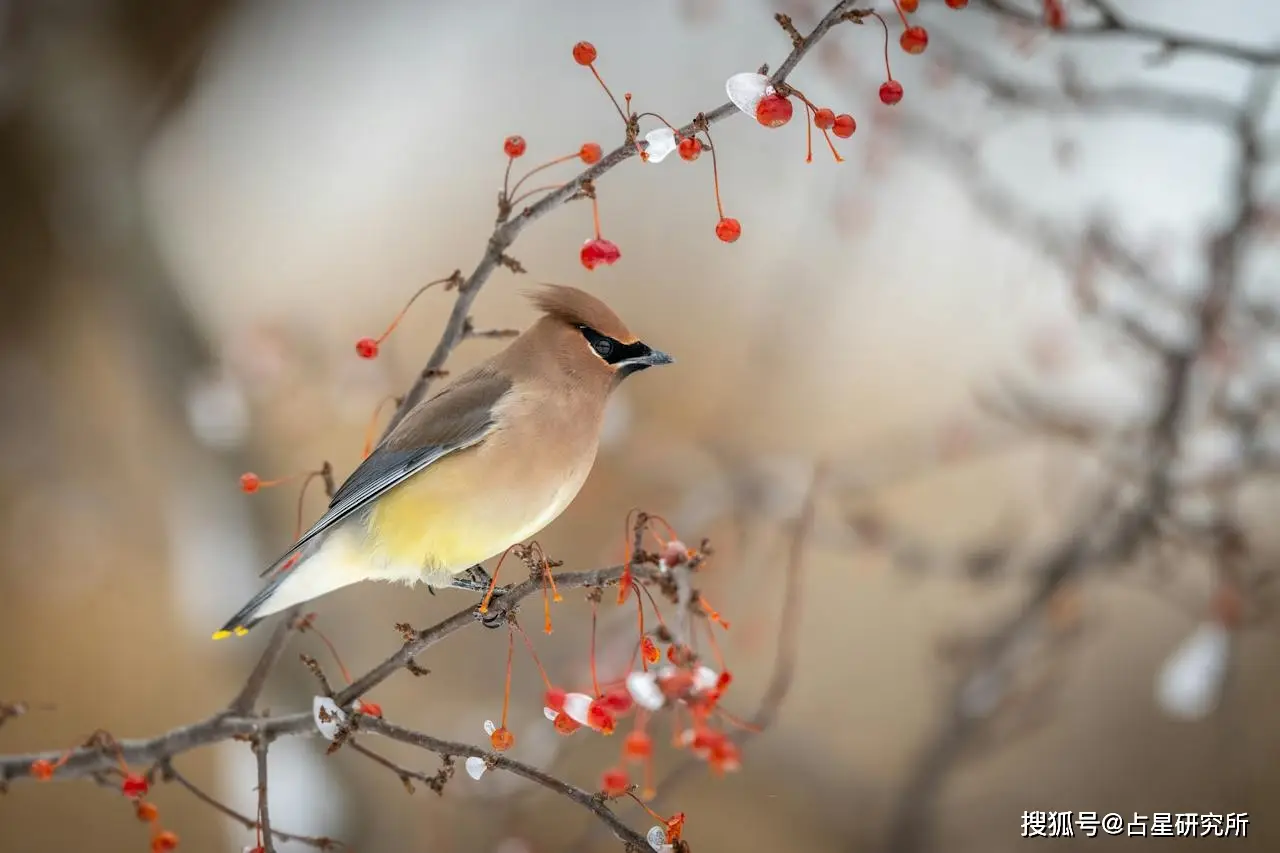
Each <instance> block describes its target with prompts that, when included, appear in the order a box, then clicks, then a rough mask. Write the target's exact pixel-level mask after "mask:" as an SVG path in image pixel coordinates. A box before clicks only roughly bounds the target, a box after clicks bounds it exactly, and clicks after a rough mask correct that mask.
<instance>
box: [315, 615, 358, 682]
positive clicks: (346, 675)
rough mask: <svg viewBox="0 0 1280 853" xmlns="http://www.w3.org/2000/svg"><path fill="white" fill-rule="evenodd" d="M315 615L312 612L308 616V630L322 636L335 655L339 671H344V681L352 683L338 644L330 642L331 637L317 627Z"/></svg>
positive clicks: (330, 651) (322, 639) (330, 652)
mask: <svg viewBox="0 0 1280 853" xmlns="http://www.w3.org/2000/svg"><path fill="white" fill-rule="evenodd" d="M314 617H315V614H310V615H309V616H308V617H307V619H306V626H307V630H309V631H311V632H312V633H314V634H315V635H316V636H317V637H319V638H320V642H322V643H324V644H325V646H327V647H328V649H329V654H331V655H333V659H334V660H335V661H336V662H337V664H338V671H339V672H341V673H342V680H343V681H345V682H347V684H350V683H351V673H350V672H348V671H347V667H346V666H345V665H344V664H343V663H342V657H341V656H340V655H339V654H338V649H337V647H336V646H334V644H333V643H332V642H330V641H329V638H328V637H326V636H325V635H324V632H323V631H321V630H320V629H319V628H317V627H316V624H315V621H314Z"/></svg>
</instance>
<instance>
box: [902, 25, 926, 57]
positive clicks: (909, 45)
mask: <svg viewBox="0 0 1280 853" xmlns="http://www.w3.org/2000/svg"><path fill="white" fill-rule="evenodd" d="M898 44H900V45H902V49H903V50H905V51H906V52H907V53H910V54H913V55H914V54H920V53H924V49H925V48H926V47H928V46H929V33H928V32H926V31H925V28H924V27H907V28H906V29H905V30H903V31H902V38H900V39H898Z"/></svg>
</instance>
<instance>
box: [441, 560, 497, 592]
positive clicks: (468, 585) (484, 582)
mask: <svg viewBox="0 0 1280 853" xmlns="http://www.w3.org/2000/svg"><path fill="white" fill-rule="evenodd" d="M492 582H493V578H491V577H489V573H488V572H486V571H485V570H484V568H483V567H482V566H478V565H477V566H472V567H471V568H469V569H466V570H464V571H462V572H459V573H458V574H456V575H454V577H453V580H452V581H451V582H450V584H449V585H450V586H452V587H453V588H454V589H465V590H467V591H468V592H488V591H489V584H490V583H492ZM494 592H495V593H497V590H494Z"/></svg>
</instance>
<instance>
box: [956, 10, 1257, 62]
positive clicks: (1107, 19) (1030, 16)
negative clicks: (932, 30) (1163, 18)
mask: <svg viewBox="0 0 1280 853" xmlns="http://www.w3.org/2000/svg"><path fill="white" fill-rule="evenodd" d="M1089 2H1090V5H1092V6H1093V8H1094V9H1095V10H1096V11H1097V12H1098V13H1099V16H1100V17H1099V20H1098V21H1096V22H1092V23H1076V22H1070V23H1068V24H1067V26H1065V27H1062V28H1061V29H1055V30H1053V34H1054V35H1055V36H1068V37H1084V38H1089V37H1098V36H1102V37H1110V38H1121V39H1129V40H1132V41H1138V42H1147V43H1150V44H1153V45H1155V46H1156V47H1157V48H1159V50H1160V51H1161V52H1162V53H1166V54H1167V53H1176V52H1186V53H1202V54H1205V55H1207V56H1213V57H1218V58H1220V59H1228V60H1233V61H1237V62H1245V63H1249V64H1252V65H1277V64H1280V51H1277V50H1264V49H1262V48H1254V47H1249V46H1248V45H1243V44H1240V43H1238V42H1233V41H1222V40H1220V39H1214V38H1206V37H1204V36H1201V35H1197V34H1196V33H1192V32H1176V31H1174V30H1169V29H1165V28H1164V27H1159V26H1155V25H1151V24H1143V23H1141V22H1138V21H1134V20H1132V19H1130V18H1129V17H1128V16H1127V15H1123V16H1122V15H1121V14H1120V13H1119V12H1118V11H1117V10H1116V9H1115V8H1114V7H1113V6H1112V5H1111V3H1110V2H1109V0H1089ZM980 6H981V8H985V9H986V10H987V11H990V12H992V13H995V14H998V15H1002V16H1004V17H1006V18H1009V19H1011V20H1014V21H1018V22H1019V23H1023V24H1031V25H1034V26H1043V23H1044V22H1043V20H1042V18H1041V17H1040V14H1039V13H1037V12H1031V11H1028V10H1027V9H1026V8H1023V7H1021V6H1018V5H1015V3H1014V2H1013V0H980Z"/></svg>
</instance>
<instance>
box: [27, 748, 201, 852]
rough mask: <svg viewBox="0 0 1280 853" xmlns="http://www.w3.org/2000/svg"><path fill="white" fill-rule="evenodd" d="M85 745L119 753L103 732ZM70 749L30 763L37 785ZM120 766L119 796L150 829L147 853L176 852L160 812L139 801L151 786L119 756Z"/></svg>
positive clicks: (64, 759) (61, 762)
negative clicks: (123, 797) (161, 824)
mask: <svg viewBox="0 0 1280 853" xmlns="http://www.w3.org/2000/svg"><path fill="white" fill-rule="evenodd" d="M86 746H95V747H98V748H114V749H116V751H117V753H118V752H119V745H118V744H117V743H116V742H115V739H114V738H112V737H111V736H110V735H108V734H107V733H106V732H97V733H95V734H94V736H93V737H92V738H90V739H89V741H88V743H87V744H86ZM71 752H72V751H71V750H68V751H67V752H66V753H64V754H63V755H62V757H61V758H59V759H58V760H57V761H49V760H48V759H46V758H37V759H36V760H35V761H33V762H31V768H30V769H31V775H32V777H34V778H35V779H36V780H38V781H40V782H47V781H49V780H50V779H52V778H53V775H54V773H56V772H57V770H58V768H59V767H61V766H62V765H64V764H66V763H67V760H68V759H70V758H71ZM119 763H120V775H121V781H120V793H121V794H123V795H124V796H125V797H126V798H128V799H129V800H130V802H132V803H133V813H134V816H135V817H136V818H137V819H138V820H140V821H142V822H143V823H145V824H147V825H148V826H150V827H151V853H170V851H173V850H177V849H178V836H177V835H176V834H175V833H173V832H171V831H169V830H167V829H164V828H162V827H161V826H160V809H158V808H157V807H156V805H155V803H152V802H148V801H147V800H145V799H143V798H144V797H146V795H147V794H148V792H149V791H150V790H151V783H150V782H149V781H147V777H146V776H142V775H140V774H138V773H134V772H133V771H131V770H130V769H129V767H128V765H126V764H125V763H124V758H123V757H122V756H121V757H119Z"/></svg>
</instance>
